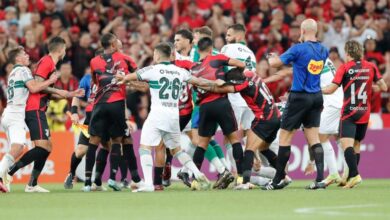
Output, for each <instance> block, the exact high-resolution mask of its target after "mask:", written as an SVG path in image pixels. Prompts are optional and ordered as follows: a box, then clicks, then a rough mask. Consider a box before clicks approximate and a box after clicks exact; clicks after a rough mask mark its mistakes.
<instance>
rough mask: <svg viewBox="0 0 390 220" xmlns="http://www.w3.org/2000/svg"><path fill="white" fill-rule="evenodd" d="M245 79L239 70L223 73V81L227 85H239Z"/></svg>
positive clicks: (234, 69)
mask: <svg viewBox="0 0 390 220" xmlns="http://www.w3.org/2000/svg"><path fill="white" fill-rule="evenodd" d="M245 79H246V77H245V76H244V73H243V70H242V69H240V68H233V69H231V70H229V71H228V72H226V73H225V80H226V81H227V82H228V83H232V84H241V83H242V82H243V81H244V80H245Z"/></svg>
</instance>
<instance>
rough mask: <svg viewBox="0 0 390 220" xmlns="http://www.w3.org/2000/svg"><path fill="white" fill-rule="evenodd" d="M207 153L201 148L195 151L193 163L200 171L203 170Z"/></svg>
mask: <svg viewBox="0 0 390 220" xmlns="http://www.w3.org/2000/svg"><path fill="white" fill-rule="evenodd" d="M205 152H206V150H205V149H203V148H201V147H196V149H195V152H194V159H193V161H194V163H195V165H196V167H197V168H198V169H199V170H200V169H201V168H202V163H203V160H204V155H205Z"/></svg>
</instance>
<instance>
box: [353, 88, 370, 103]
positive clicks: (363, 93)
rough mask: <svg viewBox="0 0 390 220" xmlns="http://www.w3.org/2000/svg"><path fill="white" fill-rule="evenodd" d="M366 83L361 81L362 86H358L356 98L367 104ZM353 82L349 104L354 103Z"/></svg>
mask: <svg viewBox="0 0 390 220" xmlns="http://www.w3.org/2000/svg"><path fill="white" fill-rule="evenodd" d="M366 85H367V83H362V86H360V88H359V91H358V95H357V99H360V100H363V104H367V92H366V90H365V89H366ZM355 89H356V87H355V83H352V84H351V104H352V105H355V104H356V96H355V95H356V94H355Z"/></svg>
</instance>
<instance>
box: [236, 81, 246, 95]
mask: <svg viewBox="0 0 390 220" xmlns="http://www.w3.org/2000/svg"><path fill="white" fill-rule="evenodd" d="M248 86H249V82H248V81H245V82H243V83H241V84H239V85H234V91H235V92H241V91H242V90H244V89H246V88H248Z"/></svg>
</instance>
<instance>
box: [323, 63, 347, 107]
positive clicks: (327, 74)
mask: <svg viewBox="0 0 390 220" xmlns="http://www.w3.org/2000/svg"><path fill="white" fill-rule="evenodd" d="M335 74H336V68H335V67H334V65H333V62H332V61H331V60H330V59H326V61H325V66H324V69H323V70H322V72H321V87H326V86H328V85H330V84H332V81H333V78H334V76H335ZM323 97H324V107H329V106H332V107H335V108H340V109H341V108H342V107H343V98H344V94H343V89H342V87H338V89H337V90H336V91H335V92H334V93H333V94H330V95H323Z"/></svg>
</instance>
